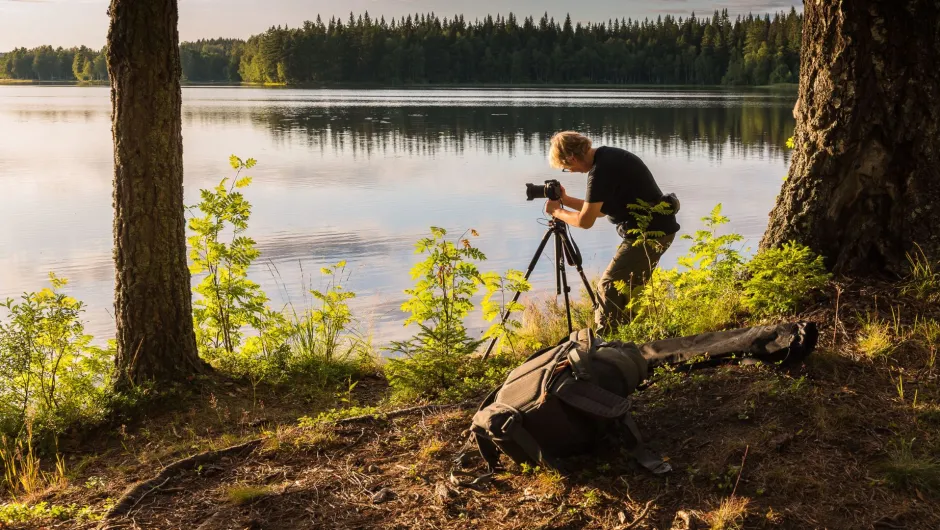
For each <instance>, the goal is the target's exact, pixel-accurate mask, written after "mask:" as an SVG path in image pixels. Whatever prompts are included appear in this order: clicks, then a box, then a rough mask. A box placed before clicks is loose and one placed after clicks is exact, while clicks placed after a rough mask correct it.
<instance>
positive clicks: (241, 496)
mask: <svg viewBox="0 0 940 530" xmlns="http://www.w3.org/2000/svg"><path fill="white" fill-rule="evenodd" d="M272 493H273V492H272V490H271V488H269V487H267V486H251V485H247V484H246V485H237V486H230V487H229V488H228V489H227V490H226V491H225V498H226V499H227V500H228V502H230V503H232V504H235V505H237V506H243V505H245V504H250V503H252V502H254V501H256V500H258V499H260V498H262V497H267V496H268V495H271V494H272Z"/></svg>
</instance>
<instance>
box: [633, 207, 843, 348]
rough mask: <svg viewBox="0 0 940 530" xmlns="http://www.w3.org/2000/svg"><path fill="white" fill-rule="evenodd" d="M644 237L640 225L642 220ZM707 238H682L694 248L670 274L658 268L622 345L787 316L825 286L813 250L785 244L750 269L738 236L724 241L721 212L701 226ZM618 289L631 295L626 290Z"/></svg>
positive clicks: (636, 302)
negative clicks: (747, 320)
mask: <svg viewBox="0 0 940 530" xmlns="http://www.w3.org/2000/svg"><path fill="white" fill-rule="evenodd" d="M639 220H640V224H641V228H640V229H641V230H642V228H643V220H644V219H642V218H640V219H639ZM702 221H703V222H704V224H705V228H704V229H703V230H698V231H696V232H695V234H694V235H685V236H683V238H684V239H687V240H691V241H692V242H693V243H692V246H691V247H690V248H689V252H688V254H686V255H684V256H681V257H679V259H678V263H679V266H678V267H675V268H673V269H671V270H663V269H659V268H657V269H656V270H654V271H653V274H652V277H651V278H650V281H649V282H648V283H647V284H646V286H645V287H644V288H643V289H642V290H639V292H638V293H636V292H635V293H634V296H633V297H632V298H631V302H630V305H629V307H628V311H629V315H628V316H629V322H628V323H627V324H625V325H623V326H621V327H620V328H619V330H618V331H617V334H618V338H619V339H620V340H627V341H631V340H632V341H637V342H645V341H649V340H657V339H662V338H668V337H678V336H688V335H695V334H698V333H704V332H709V331H718V330H721V329H725V328H727V327H730V326H732V325H736V324H740V323H741V322H742V321H743V320H744V319H745V318H747V317H748V316H750V317H756V318H762V319H764V318H769V317H773V316H776V315H789V314H792V313H793V312H794V311H796V310H798V309H799V308H800V305H801V304H802V303H804V302H805V301H806V300H807V299H808V298H809V297H811V296H812V295H813V293H814V291H817V290H818V289H820V288H822V287H823V286H824V285H825V284H826V282H828V280H829V277H830V275H829V274H828V273H827V272H826V271H825V268H824V265H823V260H822V257H819V256H815V255H814V254H813V253H812V251H810V250H809V248H808V247H805V246H802V245H798V244H794V243H788V244H786V245H784V246H783V247H781V248H774V249H769V250H765V251H763V252H760V253H758V254H757V255H756V256H754V257H753V258H751V260H750V261H745V260H744V258H743V257H742V255H741V252H740V251H739V250H737V249H736V248H735V245H736V244H737V243H738V242H740V241H741V239H742V237H741V236H740V235H738V234H725V235H719V234H718V229H719V227H720V226H721V225H724V224H726V223H727V222H728V218H727V217H725V216H723V215H722V214H721V204H719V205H717V206H715V208H714V209H713V210H712V211H711V213H710V214H709V215H708V216H707V217H704V218H702ZM617 288H618V289H620V290H621V292H624V293H626V289H627V286H625V285H624V284H623V282H618V284H617Z"/></svg>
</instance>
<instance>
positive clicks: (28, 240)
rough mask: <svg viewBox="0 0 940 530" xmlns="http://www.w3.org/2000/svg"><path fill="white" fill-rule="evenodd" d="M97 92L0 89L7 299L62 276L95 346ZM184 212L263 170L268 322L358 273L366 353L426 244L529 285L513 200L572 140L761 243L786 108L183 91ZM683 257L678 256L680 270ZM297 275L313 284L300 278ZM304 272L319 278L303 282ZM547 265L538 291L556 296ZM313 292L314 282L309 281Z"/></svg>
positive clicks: (608, 240) (530, 215)
mask: <svg viewBox="0 0 940 530" xmlns="http://www.w3.org/2000/svg"><path fill="white" fill-rule="evenodd" d="M108 95H109V92H108V90H107V88H78V87H56V88H50V87H0V186H3V189H4V193H3V194H0V226H2V228H0V298H5V297H6V296H16V295H18V294H19V293H21V292H23V291H26V290H36V289H38V288H41V287H43V286H44V285H45V281H46V275H47V273H48V272H49V271H51V270H54V271H56V273H58V274H59V275H61V276H65V277H67V278H69V279H70V280H71V283H70V291H69V292H70V293H71V294H73V295H74V296H76V297H77V298H79V299H81V300H84V301H85V302H86V303H87V304H88V313H87V315H86V316H87V317H88V320H89V327H88V330H89V331H90V332H91V333H93V334H94V335H96V336H97V337H99V338H101V337H108V336H110V335H111V334H112V333H113V320H112V318H111V316H110V311H111V307H112V292H113V291H112V289H113V277H114V275H113V265H112V258H111V217H112V212H113V210H112V205H111V172H112V164H113V155H112V145H111V131H110V110H111V109H110V102H109V99H108ZM183 96H184V105H183V139H184V166H185V170H186V176H185V194H186V201H187V203H188V204H193V203H195V202H196V201H197V200H198V190H199V188H204V187H209V186H213V185H215V184H216V183H217V182H218V180H219V179H220V178H221V177H223V176H226V175H228V170H227V165H226V159H227V157H228V155H229V154H231V153H236V154H239V155H241V156H253V157H255V158H258V159H259V161H260V164H259V166H258V167H257V168H256V169H255V170H253V176H254V177H255V179H254V183H253V185H252V186H251V187H250V188H249V189H248V190H247V196H248V200H249V201H251V203H252V205H253V207H254V209H253V215H252V222H251V226H250V229H249V235H251V236H252V237H253V238H254V239H255V240H256V241H257V242H258V247H259V249H260V250H261V252H262V259H261V260H260V261H259V263H258V265H257V266H255V267H254V268H252V270H251V272H250V274H251V275H252V277H253V279H255V280H256V281H258V282H260V283H261V284H262V286H263V287H264V288H265V290H266V291H267V292H268V293H269V295H270V296H271V297H272V299H273V301H274V303H275V304H283V303H286V302H288V301H291V300H292V301H294V302H295V303H296V302H299V301H300V300H301V299H302V296H301V293H302V292H303V288H304V285H307V284H309V283H311V282H313V284H314V286H315V287H316V286H318V285H319V279H318V277H317V276H316V274H315V273H316V271H318V270H319V268H320V267H321V266H324V265H327V264H330V263H333V262H336V261H338V260H341V259H345V260H347V261H348V262H349V271H350V272H351V278H350V281H349V287H350V288H352V289H353V290H356V291H357V292H359V293H360V297H358V298H357V299H356V300H357V307H356V308H357V310H358V311H360V312H361V313H362V314H363V315H364V316H365V317H366V318H367V319H368V320H370V321H371V322H372V323H373V324H374V325H375V329H374V331H375V333H376V338H377V340H385V339H387V338H390V337H400V336H401V335H402V333H406V332H407V331H408V330H403V329H402V328H401V322H402V320H403V319H402V316H401V313H400V311H398V306H399V305H400V302H401V300H402V298H403V294H402V290H403V289H404V288H406V287H408V285H409V283H410V280H409V276H408V270H409V269H410V267H411V265H412V264H413V263H414V262H415V261H416V260H417V257H416V256H415V255H414V254H413V251H412V250H413V246H412V243H413V242H414V241H415V240H416V239H417V238H418V237H421V236H423V235H425V234H426V233H427V229H428V227H429V226H432V225H435V226H443V227H445V228H448V229H450V230H451V231H452V232H455V233H460V232H462V231H463V230H465V229H467V228H470V227H473V228H476V229H477V230H478V231H479V232H480V233H481V237H480V238H479V239H478V240H477V245H478V246H479V247H480V248H481V249H483V251H484V252H485V253H486V254H487V256H488V257H489V260H488V262H487V263H486V265H485V268H487V269H491V270H505V269H507V268H509V267H514V268H524V267H525V265H526V264H527V263H528V260H529V258H530V257H531V255H532V253H533V252H534V250H535V246H536V245H537V244H538V241H539V239H540V237H541V235H542V233H543V231H544V227H542V226H540V225H538V224H537V218H538V217H539V216H540V212H541V210H540V205H538V204H535V203H527V202H526V201H525V200H524V183H525V182H540V181H542V180H544V179H545V178H551V177H557V178H559V179H560V180H562V182H563V183H564V184H565V186H566V187H568V188H569V189H570V190H571V191H572V193H573V194H578V193H583V188H584V176H583V175H572V174H561V173H557V172H553V171H551V170H550V168H549V167H548V164H547V162H546V159H545V157H546V154H547V153H546V148H547V139H548V138H549V137H550V136H551V134H552V133H553V132H555V131H557V130H560V129H578V130H581V131H585V132H586V133H587V134H589V135H591V136H592V137H594V138H595V140H596V142H598V143H600V144H604V145H616V146H620V147H625V148H628V149H630V150H632V151H634V152H636V153H637V154H639V155H640V156H641V157H642V158H643V159H644V161H646V162H647V164H648V165H649V166H650V168H651V169H652V170H653V173H654V174H655V175H656V177H657V180H658V181H659V182H660V184H661V186H662V187H663V189H665V190H667V191H675V192H677V193H678V194H679V195H680V197H682V204H683V210H682V212H680V219H679V221H680V223H681V224H682V226H683V232H685V233H689V232H691V231H693V230H695V229H696V228H698V219H699V218H700V217H702V216H703V215H705V214H707V213H708V211H709V210H710V209H711V208H712V207H713V206H714V205H715V204H716V203H718V202H722V203H724V205H725V212H726V214H727V215H729V216H730V217H731V219H732V225H731V226H730V229H732V230H734V231H736V232H739V233H742V234H744V235H745V237H747V238H749V239H750V242H751V244H752V245H753V244H754V243H756V239H757V238H759V237H760V234H761V233H762V232H763V229H764V227H765V225H766V220H767V213H768V212H769V210H770V208H771V206H772V202H773V198H774V197H775V196H776V194H777V192H778V191H779V187H780V178H781V177H782V176H783V174H784V173H785V172H786V164H787V161H788V153H787V151H786V149H785V142H786V139H787V138H788V137H789V136H790V134H791V132H792V129H793V125H794V123H793V118H792V116H791V115H790V109H791V108H792V99H793V97H792V96H781V95H775V94H768V93H758V92H749V93H739V92H728V91H689V90H683V91H641V92H637V91H630V92H626V91H493V90H473V91H461V90H428V91H420V90H419V91H408V90H397V91H394V90H386V91H354V90H333V91H329V90H309V91H308V90H260V89H258V90H256V89H233V88H187V89H184V91H183ZM604 224H605V223H599V225H598V226H596V227H595V228H594V229H592V230H590V231H576V232H575V237H576V239H577V242H578V244H579V246H580V247H581V249H582V251H583V253H584V258H585V269H586V270H587V272H588V273H589V274H600V272H601V271H602V270H603V268H604V267H605V266H606V264H607V260H608V259H609V254H610V253H611V251H612V249H613V248H614V246H615V245H616V244H617V240H616V234H615V233H614V231H613V230H612V229H610V228H609V227H606V226H603V225H604ZM687 247H688V245H687V242H682V241H677V242H676V244H674V245H673V248H672V249H670V251H669V252H668V253H667V255H666V256H665V257H664V260H663V264H664V265H666V266H671V265H673V264H674V263H675V258H676V257H677V256H678V255H680V254H681V253H682V252H684V251H685V249H686V248H687ZM302 271H305V272H302ZM311 272H313V273H314V275H313V278H311ZM551 274H552V270H551V268H550V267H549V266H548V260H544V259H543V260H542V263H540V265H539V267H538V268H537V269H536V273H535V275H534V276H533V281H534V282H535V284H536V288H537V290H539V291H541V292H542V293H543V294H544V293H548V294H551V293H550V291H553V289H554V282H553V281H550V276H551ZM305 278H306V279H305Z"/></svg>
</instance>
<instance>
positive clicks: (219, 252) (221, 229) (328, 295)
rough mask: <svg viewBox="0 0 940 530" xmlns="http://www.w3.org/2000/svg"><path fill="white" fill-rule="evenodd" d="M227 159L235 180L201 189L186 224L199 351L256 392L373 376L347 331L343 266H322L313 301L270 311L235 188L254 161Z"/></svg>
mask: <svg viewBox="0 0 940 530" xmlns="http://www.w3.org/2000/svg"><path fill="white" fill-rule="evenodd" d="M229 162H230V164H231V166H232V168H233V169H235V170H236V174H235V177H234V178H233V179H232V180H231V182H229V179H227V178H226V179H223V180H222V182H221V183H220V184H219V185H218V186H216V187H215V188H213V189H211V190H201V192H200V193H201V201H200V202H199V204H198V205H196V207H195V208H197V209H198V210H199V211H200V212H202V214H203V215H202V216H201V217H194V218H192V219H190V221H189V228H190V232H191V235H190V237H189V244H190V259H191V261H192V263H191V266H190V270H191V272H192V273H193V274H204V277H203V278H202V279H201V280H200V282H199V284H198V285H197V286H196V287H195V288H194V293H195V294H196V295H198V297H197V298H196V299H195V300H194V302H193V322H194V325H195V328H196V340H197V343H198V345H199V351H200V354H201V355H202V356H203V357H204V358H205V359H206V360H207V361H209V362H210V363H211V364H212V365H213V366H215V367H216V368H218V369H221V370H223V371H226V372H229V373H231V374H232V375H234V376H236V377H245V378H247V379H248V380H249V381H250V382H251V383H252V385H253V386H255V387H256V386H257V385H258V384H260V383H261V382H262V381H266V382H269V383H274V384H281V383H285V382H287V381H288V379H291V378H296V377H302V378H305V379H307V380H309V381H311V382H313V383H314V385H312V386H313V387H315V388H321V387H323V386H327V385H333V384H336V383H338V382H340V381H345V380H347V379H349V378H350V377H358V376H359V375H360V374H361V373H362V372H363V371H370V370H371V371H374V369H375V367H374V359H373V358H372V355H371V350H370V348H368V344H366V342H365V341H363V340H361V338H360V337H359V336H358V335H357V334H356V333H355V331H354V330H353V329H352V328H353V326H354V324H355V322H354V319H353V316H352V312H351V310H350V308H349V305H348V302H347V301H348V300H349V299H351V298H353V297H355V293H352V292H349V291H346V290H345V289H344V288H343V286H342V285H341V284H340V279H342V274H343V271H344V268H345V262H340V263H338V264H336V265H334V266H332V267H327V268H324V269H322V271H323V273H324V274H325V275H326V276H328V277H329V284H328V286H327V288H326V289H324V290H322V291H321V290H315V289H309V290H308V292H309V293H310V294H311V295H312V296H313V300H314V301H313V302H308V303H307V305H306V308H304V309H301V310H300V311H298V310H297V308H295V307H294V306H293V304H288V307H289V309H290V311H289V312H288V313H285V312H284V311H276V310H273V309H272V308H271V307H270V306H269V298H268V296H267V294H265V292H264V291H263V290H262V289H261V286H260V285H258V284H257V283H255V282H254V281H252V280H250V279H249V278H248V269H249V267H250V266H251V265H252V263H254V262H255V260H257V259H258V258H259V257H260V255H261V253H260V252H259V251H258V250H257V248H256V247H255V241H254V240H253V239H251V238H250V237H247V236H246V235H245V232H246V231H247V229H248V222H249V219H250V216H251V204H249V203H248V201H247V200H246V199H245V197H244V195H243V194H242V192H241V191H238V190H240V189H242V188H246V187H247V186H249V185H250V184H251V177H247V176H241V173H242V171H244V170H247V169H251V168H252V167H254V166H255V164H256V161H255V160H254V159H252V158H249V159H248V160H244V161H243V160H242V159H240V158H238V157H237V156H235V155H232V157H231V158H230V159H229ZM304 299H305V300H308V298H307V295H306V293H305V295H304Z"/></svg>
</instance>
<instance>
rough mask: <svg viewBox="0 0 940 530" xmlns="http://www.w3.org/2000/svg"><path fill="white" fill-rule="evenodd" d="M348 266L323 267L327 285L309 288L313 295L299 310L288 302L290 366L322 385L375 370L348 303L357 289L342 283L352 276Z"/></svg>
mask: <svg viewBox="0 0 940 530" xmlns="http://www.w3.org/2000/svg"><path fill="white" fill-rule="evenodd" d="M345 270H346V262H345V261H340V262H338V263H336V264H335V265H332V266H329V267H324V268H322V269H320V272H321V273H322V274H323V275H324V276H325V277H326V278H327V284H326V286H325V288H323V289H307V290H306V293H309V295H310V298H308V297H307V296H306V295H305V297H304V300H305V302H306V306H305V309H303V310H301V311H300V312H298V311H297V308H296V307H295V306H294V304H293V303H290V304H288V307H289V308H290V316H289V320H290V334H289V336H288V339H287V340H288V344H289V345H290V350H291V359H290V367H289V370H290V371H291V372H294V373H298V374H303V375H305V376H307V377H308V378H311V379H313V380H314V381H316V382H317V383H319V384H320V385H325V384H332V383H336V382H338V381H342V380H346V379H349V378H350V377H356V376H359V375H361V374H362V373H365V372H374V371H375V366H374V364H375V359H374V356H373V352H372V347H371V345H370V344H369V343H368V341H367V340H365V339H364V338H363V337H362V335H361V334H360V333H358V332H357V330H356V328H357V327H358V322H357V320H356V318H355V317H354V315H353V313H352V309H351V308H350V307H349V300H352V299H353V298H355V297H356V293H354V292H351V291H348V290H346V288H345V287H344V286H343V283H344V282H345V281H347V280H348V279H349V275H348V274H346V275H345V276H344V273H345Z"/></svg>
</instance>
